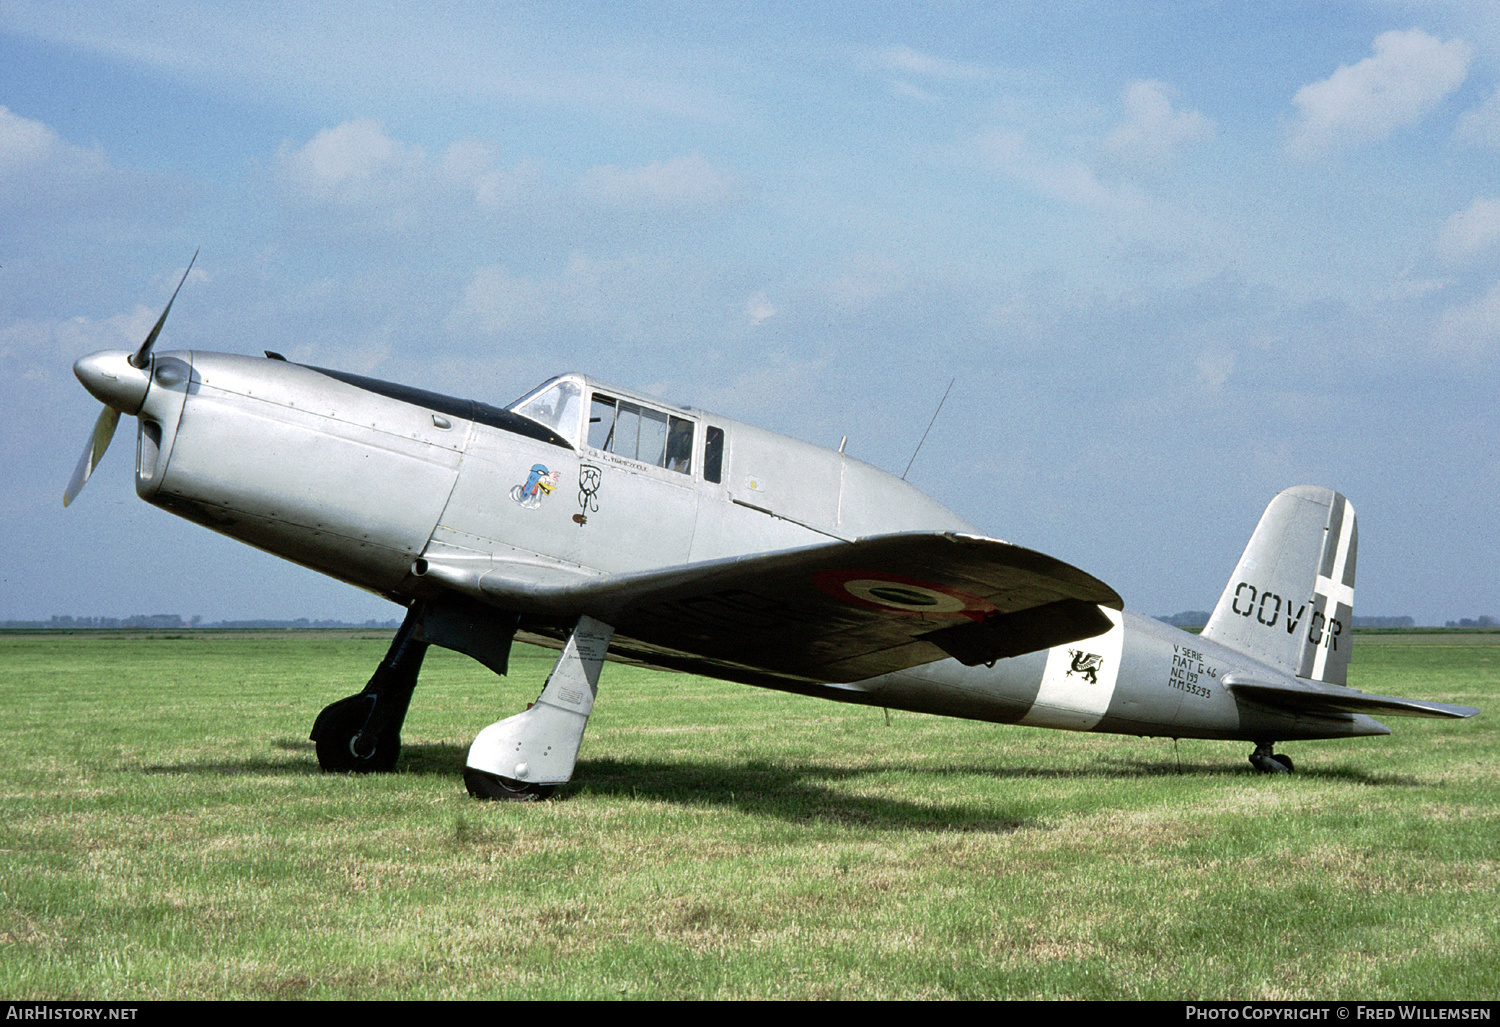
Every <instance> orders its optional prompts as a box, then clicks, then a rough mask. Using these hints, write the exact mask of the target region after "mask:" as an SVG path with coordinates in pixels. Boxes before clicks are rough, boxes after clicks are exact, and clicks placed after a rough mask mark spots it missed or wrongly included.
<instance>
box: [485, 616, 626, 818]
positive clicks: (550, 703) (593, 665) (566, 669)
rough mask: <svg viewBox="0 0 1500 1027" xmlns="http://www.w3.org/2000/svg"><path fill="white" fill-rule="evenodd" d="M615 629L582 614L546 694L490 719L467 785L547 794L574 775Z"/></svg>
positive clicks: (492, 795) (519, 796) (520, 794)
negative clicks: (524, 707)
mask: <svg viewBox="0 0 1500 1027" xmlns="http://www.w3.org/2000/svg"><path fill="white" fill-rule="evenodd" d="M614 632H615V629H614V628H612V627H610V626H609V625H608V624H604V623H602V622H600V621H596V620H594V618H592V617H580V618H578V625H577V627H575V628H574V629H573V633H572V634H571V635H570V636H568V644H567V645H566V646H565V647H564V648H563V651H562V655H561V656H559V657H558V658H557V666H555V667H553V668H552V674H551V675H550V676H549V677H548V678H547V684H546V685H545V686H544V687H543V688H542V694H541V695H540V696H539V697H538V698H537V701H536V702H534V703H532V704H531V706H530V707H528V708H527V710H526V712H524V713H517V714H516V715H515V716H514V717H507V718H506V719H505V720H502V721H499V722H498V723H494V724H491V725H490V726H489V727H487V728H485V729H484V730H483V731H481V732H479V737H477V738H475V739H474V744H473V745H472V746H470V747H469V758H468V760H467V764H468V765H467V766H466V767H465V768H464V784H465V786H467V787H468V789H469V794H470V795H472V796H474V797H475V798H477V799H511V800H514V801H518V802H529V801H533V800H536V799H545V798H546V797H547V796H549V795H551V794H552V793H553V791H555V790H556V788H557V786H558V785H560V784H566V783H567V782H568V780H569V779H571V778H572V776H573V767H574V765H575V764H576V763H577V762H578V747H579V745H580V744H582V742H583V729H584V728H585V727H587V726H588V722H589V714H590V713H591V712H593V709H594V696H595V695H597V694H598V692H599V667H600V665H601V664H603V662H604V654H605V652H606V651H607V650H608V649H609V640H610V637H611V636H613V635H614Z"/></svg>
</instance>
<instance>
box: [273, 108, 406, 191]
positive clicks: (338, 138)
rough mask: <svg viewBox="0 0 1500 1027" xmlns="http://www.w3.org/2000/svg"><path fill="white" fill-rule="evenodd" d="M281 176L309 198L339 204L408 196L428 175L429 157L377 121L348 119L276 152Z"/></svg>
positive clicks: (284, 143) (283, 145)
mask: <svg viewBox="0 0 1500 1027" xmlns="http://www.w3.org/2000/svg"><path fill="white" fill-rule="evenodd" d="M276 163H277V169H278V171H279V172H280V174H281V177H282V180H283V181H285V182H286V183H287V184H288V185H290V186H291V187H292V188H293V189H295V190H297V191H298V192H300V193H301V194H302V195H303V196H304V197H306V198H307V199H310V200H316V201H322V202H326V203H333V204H337V205H340V206H363V205H377V206H386V205H389V204H392V203H399V202H403V201H407V200H409V199H410V198H411V196H412V194H413V193H414V192H415V191H416V190H417V189H418V186H419V182H420V179H421V178H422V177H423V176H424V175H425V174H427V173H428V172H427V168H426V167H425V165H426V163H427V156H426V154H424V153H423V152H422V150H421V148H420V147H415V146H407V145H405V144H404V143H401V142H398V141H397V140H395V139H392V138H391V137H390V136H388V135H386V134H385V130H384V129H383V128H382V127H381V125H380V123H379V122H378V121H371V120H361V121H346V122H344V124H342V125H339V126H337V127H335V128H325V129H324V130H323V131H321V132H319V133H318V134H317V135H315V136H314V137H313V138H312V139H310V140H308V141H307V143H306V144H304V145H303V146H300V147H293V146H292V144H291V143H290V142H283V143H282V144H281V146H280V147H279V148H278V149H277V151H276Z"/></svg>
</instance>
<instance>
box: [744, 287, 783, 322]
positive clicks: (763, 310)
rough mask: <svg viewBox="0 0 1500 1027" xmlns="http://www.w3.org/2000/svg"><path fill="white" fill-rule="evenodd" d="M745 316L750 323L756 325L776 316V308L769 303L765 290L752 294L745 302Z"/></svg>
mask: <svg viewBox="0 0 1500 1027" xmlns="http://www.w3.org/2000/svg"><path fill="white" fill-rule="evenodd" d="M745 316H746V317H748V318H749V319H750V323H751V324H753V325H758V324H760V323H761V322H762V321H764V320H765V319H766V318H768V317H775V316H776V308H775V307H773V306H771V301H770V300H769V299H768V298H767V297H766V293H765V290H764V289H762V290H761V291H760V292H757V293H754V294H752V295H751V297H750V298H749V299H748V300H746V301H745Z"/></svg>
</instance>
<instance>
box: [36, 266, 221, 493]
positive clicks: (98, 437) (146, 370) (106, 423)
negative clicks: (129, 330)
mask: <svg viewBox="0 0 1500 1027" xmlns="http://www.w3.org/2000/svg"><path fill="white" fill-rule="evenodd" d="M197 259H198V251H197V250H194V251H193V259H192V260H190V261H188V266H187V271H184V272H183V273H182V279H181V281H179V282H178V283H177V288H176V289H173V290H172V298H171V299H169V300H167V308H166V309H165V310H163V311H162V312H161V317H159V318H157V319H156V325H155V326H154V327H153V328H152V329H151V334H150V335H148V336H146V341H145V342H143V343H141V348H140V349H138V350H136V351H135V352H134V353H125V352H122V351H118V350H113V351H111V350H106V351H105V352H102V353H94V354H91V355H89V356H86V357H84V358H82V359H81V360H79V361H78V362H77V363H76V364H74V365H73V374H74V375H76V376H77V377H78V380H79V381H80V382H82V383H83V387H84V388H85V389H88V390H89V392H90V393H92V394H93V396H94V398H96V399H98V400H99V401H100V402H101V403H103V404H104V409H103V410H101V411H100V412H99V419H98V420H97V421H95V422H94V432H93V434H92V435H91V436H90V437H89V440H88V442H87V443H86V444H85V445H84V447H83V454H82V455H81V456H79V458H78V466H77V467H75V468H73V477H72V478H70V479H69V480H68V487H67V489H65V490H64V491H63V506H68V505H69V504H71V503H72V502H73V500H75V499H77V498H78V493H80V492H82V491H83V486H84V484H85V483H86V482H87V481H88V480H89V477H90V476H91V475H92V474H93V473H94V468H96V467H98V466H99V461H100V460H102V459H103V458H104V451H105V450H106V449H108V448H109V443H110V440H111V439H113V438H114V437H115V426H116V425H118V424H119V423H120V415H121V414H131V415H134V414H136V413H139V412H140V409H141V404H142V403H143V402H145V399H146V390H147V389H148V388H150V386H151V347H152V346H154V345H156V337H157V336H158V335H160V334H161V326H162V325H164V324H166V322H167V315H168V314H170V313H171V312H172V304H173V302H175V301H176V299H177V294H178V293H179V292H181V291H182V283H183V282H186V281H187V276H188V271H191V270H193V263H194V262H195V261H196V260H197Z"/></svg>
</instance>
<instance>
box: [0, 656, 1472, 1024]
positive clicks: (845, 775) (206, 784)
mask: <svg viewBox="0 0 1500 1027" xmlns="http://www.w3.org/2000/svg"><path fill="white" fill-rule="evenodd" d="M385 643H386V638H384V637H382V636H381V635H380V634H379V633H373V632H363V633H362V632H349V633H326V634H323V633H275V632H271V633H264V634H240V633H213V632H202V633H198V632H181V633H175V634H167V635H156V636H144V635H129V634H114V633H96V634H77V635H0V703H3V707H0V708H3V709H4V711H5V713H4V724H5V730H4V734H3V739H4V746H3V748H0V795H3V803H4V817H3V819H0V994H4V995H5V996H7V997H10V998H28V999H44V998H105V999H152V998H467V997H474V998H479V997H483V998H519V997H526V998H607V997H641V998H731V997H752V998H1052V997H1076V998H1163V999H1179V998H1226V999H1229V998H1233V999H1257V998H1260V999H1275V998H1420V997H1450V998H1459V997H1466V998H1493V997H1494V996H1495V995H1496V994H1500V894H1497V893H1500V888H1497V885H1500V822H1497V812H1500V787H1497V784H1500V775H1497V769H1496V764H1495V753H1496V751H1497V750H1496V744H1495V743H1496V740H1497V739H1496V732H1497V724H1500V716H1497V714H1500V703H1497V696H1500V635H1496V634H1494V633H1490V634H1487V635H1480V634H1449V635H1443V634H1427V635H1415V634H1414V635H1401V634H1382V635H1379V636H1371V637H1365V636H1363V635H1362V636H1361V638H1360V643H1359V644H1358V646H1357V647H1356V652H1355V662H1354V666H1353V668H1352V672H1351V677H1352V680H1351V684H1354V685H1355V686H1356V687H1360V688H1364V689H1365V690H1367V691H1372V692H1380V693H1387V694H1390V693H1394V694H1398V695H1400V694H1406V695H1411V696H1417V697H1422V698H1434V699H1440V700H1445V701H1451V702H1459V703H1466V704H1469V705H1475V706H1480V707H1482V708H1485V710H1486V714H1485V715H1484V716H1481V717H1480V718H1477V719H1475V720H1470V721H1466V722H1458V723H1452V722H1440V721H1428V720H1415V719H1397V718H1393V719H1392V720H1390V721H1389V722H1388V723H1390V724H1391V726H1392V727H1393V729H1394V734H1393V735H1392V736H1390V737H1388V738H1381V739H1358V740H1353V741H1343V742H1309V743H1301V744H1294V745H1288V746H1285V747H1283V748H1284V750H1285V751H1287V752H1290V753H1291V754H1292V755H1293V756H1294V757H1295V758H1296V760H1297V767H1298V770H1299V773H1298V774H1296V775H1293V776H1291V777H1285V778H1282V777H1262V776H1259V775H1256V774H1254V773H1252V772H1251V770H1250V767H1249V764H1248V762H1247V761H1246V759H1245V757H1246V755H1247V754H1248V752H1249V750H1250V748H1251V746H1250V745H1249V744H1248V743H1237V742H1235V743H1227V742H1226V743H1220V742H1193V741H1184V742H1182V743H1180V745H1178V746H1177V747H1175V748H1174V746H1173V743H1172V742H1171V741H1169V740H1160V739H1133V738H1116V737H1112V736H1105V735H1098V736H1096V735H1078V734H1071V733H1066V732H1050V731H1041V730H1033V729H1026V728H1007V727H996V726H994V725H988V724H977V723H969V722H965V721H956V720H945V719H939V718H934V717H924V716H918V715H915V714H907V713H900V712H893V713H892V714H891V718H890V723H889V725H887V723H886V718H885V715H884V714H883V713H882V712H881V711H880V710H871V709H864V708H859V707H846V706H839V705H835V704H832V703H825V702H820V701H818V700H813V699H805V698H800V697H796V696H786V695H780V694H777V693H773V692H766V691H761V690H758V689H753V688H746V687H743V686H737V685H727V684H720V683H718V682H713V681H708V680H705V679H701V678H692V677H685V676H678V675H670V674H660V673H655V672H648V671H643V670H639V669H635V668H628V667H620V666H614V665H611V666H608V667H606V668H605V673H604V680H603V682H602V685H601V689H600V696H599V702H598V705H597V706H596V708H595V713H594V717H593V720H592V722H591V723H590V726H589V732H588V735H587V736H586V738H585V740H584V748H583V753H582V756H581V759H580V762H579V766H578V771H577V774H576V776H575V779H574V782H573V783H572V784H571V785H570V786H568V787H567V788H565V789H563V790H562V792H561V793H560V794H561V796H562V798H561V800H560V801H552V802H547V803H540V804H527V805H508V804H485V803H478V802H475V801H473V800H470V799H469V798H468V797H467V796H466V795H465V794H464V791H463V785H462V782H461V780H460V777H459V770H460V767H461V765H462V762H463V756H464V752H465V751H466V749H467V747H468V743H469V741H470V740H471V739H472V737H473V735H474V734H475V732H477V731H478V729H479V728H481V727H482V726H484V725H485V724H487V723H489V722H490V721H492V720H495V719H498V718H499V717H501V716H504V715H507V714H509V713H511V712H515V711H516V710H519V709H520V708H522V706H524V704H525V702H527V701H528V700H530V699H532V698H534V697H535V695H536V693H537V691H538V690H539V689H540V685H541V681H542V679H543V678H544V677H545V675H546V672H547V669H548V668H549V667H550V664H551V660H552V654H550V653H545V652H542V651H540V650H529V649H524V648H520V647H518V650H517V658H516V659H515V660H514V663H513V671H512V675H511V677H510V678H508V679H498V678H494V677H493V676H492V675H490V674H489V673H488V672H487V671H485V670H484V669H483V668H481V667H480V666H479V665H478V664H475V663H473V662H472V661H469V660H467V659H465V658H464V657H460V656H457V655H454V654H451V653H448V652H445V651H442V650H437V649H434V650H432V652H431V654H430V655H429V657H428V664H427V667H426V669H425V670H424V673H423V676H422V681H421V684H420V685H419V686H418V689H417V694H416V698H415V700H414V702H413V709H412V714H411V716H410V718H409V719H408V721H407V726H406V729H405V732H404V737H405V740H406V744H407V748H406V751H405V754H404V756H403V758H402V762H401V765H400V770H399V772H398V773H396V774H391V775H382V776H372V777H365V778H359V777H346V776H335V775H324V774H322V773H319V772H318V769H317V765H316V760H315V758H314V755H313V751H312V748H311V743H309V742H308V741H307V740H306V736H307V729H308V727H309V725H310V724H311V723H312V719H313V717H314V716H315V715H316V713H317V711H318V709H319V708H321V707H322V706H323V705H324V704H325V703H327V702H329V701H331V700H333V699H336V698H339V697H341V696H343V695H346V694H348V693H350V692H352V691H355V690H357V689H358V688H359V687H360V686H361V685H362V684H363V682H364V679H365V678H366V677H367V676H368V674H369V671H370V670H371V669H372V668H373V666H374V664H375V663H376V661H378V660H379V658H380V657H381V655H382V654H383V652H384V647H385Z"/></svg>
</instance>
